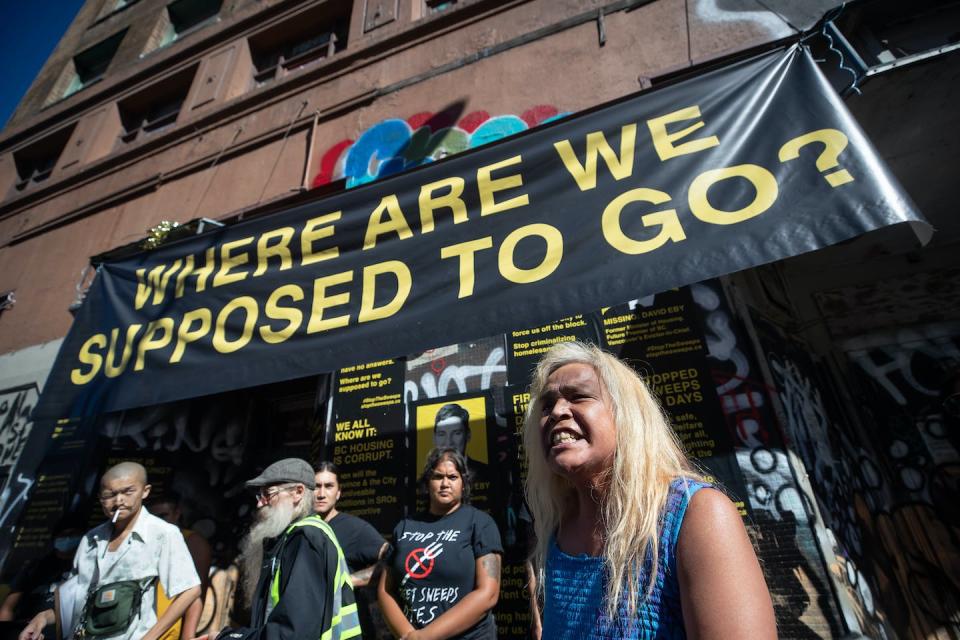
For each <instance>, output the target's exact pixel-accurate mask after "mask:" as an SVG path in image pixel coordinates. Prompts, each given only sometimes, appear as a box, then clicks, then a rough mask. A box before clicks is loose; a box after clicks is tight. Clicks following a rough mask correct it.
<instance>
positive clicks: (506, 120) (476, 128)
mask: <svg viewBox="0 0 960 640" xmlns="http://www.w3.org/2000/svg"><path fill="white" fill-rule="evenodd" d="M566 115H567V113H566V112H560V111H559V110H558V109H557V108H556V107H553V106H549V105H537V106H534V107H532V108H530V109H527V110H526V111H524V112H523V113H521V114H520V115H498V116H491V115H490V114H489V113H488V112H486V111H473V112H471V113H468V114H467V115H465V116H463V117H462V118H461V117H459V109H457V108H451V109H446V110H444V111H440V112H438V113H432V112H421V113H417V114H414V115H412V116H410V117H409V118H407V119H406V120H404V119H401V118H388V119H386V120H382V121H381V122H378V123H377V124H375V125H373V126H372V127H370V128H369V129H367V130H365V131H364V132H363V133H361V134H360V135H359V136H358V137H357V139H356V140H350V139H346V140H341V141H339V142H337V143H336V144H334V145H332V146H331V147H330V148H328V149H327V150H326V151H324V152H323V154H322V155H321V157H320V171H319V173H317V175H316V176H315V177H314V179H313V186H314V187H319V186H322V185H325V184H329V183H331V182H333V181H334V180H346V182H347V188H351V187H356V186H358V185H361V184H366V183H367V182H372V181H373V180H376V179H378V178H383V177H385V176H389V175H393V174H395V173H400V172H401V171H405V170H407V169H412V168H414V167H418V166H420V165H424V164H427V163H430V162H434V161H436V160H440V159H441V158H445V157H447V156H451V155H454V154H457V153H460V152H462V151H466V150H467V149H473V148H475V147H479V146H482V145H485V144H488V143H490V142H494V141H495V140H500V139H501V138H506V137H507V136H511V135H514V134H516V133H520V132H521V131H526V130H527V129H531V128H533V127H536V126H538V125H541V124H545V123H547V122H551V121H553V120H557V119H559V118H562V117H564V116H566Z"/></svg>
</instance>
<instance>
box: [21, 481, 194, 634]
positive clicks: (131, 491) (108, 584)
mask: <svg viewBox="0 0 960 640" xmlns="http://www.w3.org/2000/svg"><path fill="white" fill-rule="evenodd" d="M149 495H150V484H149V483H148V482H147V471H146V469H144V468H143V466H142V465H140V464H137V463H136V462H121V463H120V464H117V465H115V466H113V467H111V468H109V469H108V470H107V471H106V473H104V474H103V477H102V478H101V479H100V506H101V508H102V509H103V514H104V516H106V517H107V521H106V522H104V523H103V524H101V525H99V526H98V527H95V528H93V529H91V530H90V531H88V532H87V533H86V534H85V535H84V536H83V539H82V540H81V541H80V544H79V546H78V547H77V551H76V555H75V556H74V559H73V573H74V574H75V580H76V591H77V593H82V594H84V597H82V598H78V599H76V601H75V602H74V603H73V610H72V614H71V615H69V618H70V619H71V620H73V621H76V625H75V627H74V629H68V630H64V635H66V636H68V637H73V636H74V635H76V634H77V633H80V634H81V635H83V636H84V637H87V638H111V639H114V640H134V639H136V640H158V638H159V637H160V636H161V635H162V634H163V633H164V632H165V631H166V630H167V629H169V628H170V627H171V626H172V625H173V623H174V622H175V621H176V620H177V618H179V617H181V616H182V615H183V613H184V612H185V611H186V610H187V607H189V606H190V604H191V603H192V602H193V601H194V600H196V599H197V598H198V597H199V596H200V578H199V577H198V576H197V571H196V569H194V568H193V562H192V561H191V559H190V553H189V552H188V551H187V545H186V544H185V543H184V541H183V536H182V535H180V531H179V529H177V528H176V527H175V526H173V525H172V524H169V523H167V522H164V521H163V520H161V519H160V518H158V517H156V516H154V515H153V514H151V513H150V512H149V511H148V510H147V509H146V508H145V507H143V501H144V499H146V498H147V497H148V496H149ZM158 582H160V583H162V584H163V585H164V588H165V589H166V590H167V592H168V593H169V594H170V595H171V597H173V602H172V603H171V604H170V606H169V608H168V609H167V610H166V611H165V612H164V613H163V614H161V615H160V616H159V617H158V616H157V614H156V612H155V611H154V601H155V599H156V585H157V583H158ZM55 620H56V617H55V613H54V610H53V609H47V610H45V611H42V612H40V613H38V614H37V615H36V616H34V618H33V619H32V620H31V621H30V623H29V624H28V625H27V626H26V627H25V628H24V630H23V631H22V632H21V633H20V640H39V639H40V638H43V637H44V636H45V634H44V633H43V630H44V628H45V627H47V626H48V625H50V624H53V623H54V621H55Z"/></svg>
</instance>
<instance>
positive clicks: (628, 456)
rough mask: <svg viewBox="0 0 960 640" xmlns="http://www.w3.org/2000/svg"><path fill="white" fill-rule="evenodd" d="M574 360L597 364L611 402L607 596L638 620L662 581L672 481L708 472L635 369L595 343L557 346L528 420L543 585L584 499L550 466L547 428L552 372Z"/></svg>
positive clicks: (533, 390)
mask: <svg viewBox="0 0 960 640" xmlns="http://www.w3.org/2000/svg"><path fill="white" fill-rule="evenodd" d="M574 363H579V364H586V365H589V366H590V367H592V368H593V370H594V371H595V372H596V374H597V378H598V379H599V380H600V383H601V384H602V385H603V388H604V389H605V390H606V392H607V394H608V396H609V398H610V402H611V411H612V414H613V420H614V424H615V425H616V429H617V433H616V451H615V453H614V458H613V465H612V467H611V468H610V469H609V470H608V472H607V476H606V477H605V478H604V479H603V483H602V484H603V486H604V487H605V489H606V490H605V492H604V493H603V495H602V496H601V497H600V499H601V504H600V508H601V514H602V522H603V529H604V532H605V544H604V549H603V561H604V568H605V570H606V572H607V578H608V580H607V592H606V594H605V598H606V608H607V613H608V615H609V616H610V617H614V615H615V614H616V611H617V609H618V603H619V602H620V601H621V599H622V598H623V595H624V593H626V596H627V608H628V614H629V615H630V616H631V617H632V616H634V615H635V614H636V612H637V609H638V607H639V604H640V602H641V598H642V599H646V598H647V597H648V596H649V595H650V593H652V591H653V588H654V586H655V584H656V574H657V572H656V567H657V565H658V562H659V558H660V554H661V550H660V546H659V544H658V540H659V534H660V522H661V514H662V512H663V509H664V505H665V504H666V501H667V494H668V493H669V489H670V482H671V481H672V480H673V479H675V478H678V477H685V478H691V479H698V480H699V479H702V478H703V476H702V474H701V473H700V472H699V471H698V470H697V469H696V467H694V465H693V463H691V462H690V460H689V459H688V458H687V456H686V455H685V454H684V452H683V449H682V447H681V445H680V442H679V440H678V439H677V436H676V434H675V433H674V431H673V429H672V428H671V426H670V423H669V421H668V419H667V416H666V415H665V413H664V411H663V409H662V408H661V406H660V404H659V403H658V402H657V400H656V398H655V397H654V395H653V393H652V392H651V391H650V389H649V387H647V385H646V383H645V382H644V381H643V379H642V378H641V377H640V376H639V375H638V374H637V373H636V372H635V371H634V370H633V369H632V368H631V367H630V366H628V365H627V364H625V363H624V362H622V361H621V360H619V359H618V358H616V357H615V356H613V355H610V354H609V353H606V352H604V351H602V350H601V349H599V348H598V347H596V346H594V345H591V344H585V343H581V342H564V343H560V344H557V345H555V346H553V347H552V348H551V349H550V350H549V351H547V353H546V354H544V356H543V358H542V359H541V360H540V362H539V364H538V365H537V368H536V370H535V372H534V374H533V382H532V383H531V385H530V403H529V406H528V407H527V413H526V416H525V418H524V425H523V446H524V449H525V455H526V458H527V465H528V466H527V480H526V496H527V503H528V505H529V508H530V511H531V513H532V515H533V521H534V529H535V532H536V535H537V544H536V548H535V550H534V554H533V555H534V566H536V567H538V572H539V574H540V580H538V584H539V585H540V588H542V587H543V567H544V566H545V559H546V554H547V549H548V547H549V544H550V540H551V538H553V536H554V535H556V532H557V529H558V527H559V526H560V523H561V520H562V517H563V514H564V512H565V510H566V509H567V508H568V507H569V505H570V501H571V500H573V499H575V497H576V496H575V488H574V485H573V484H572V483H571V482H570V481H568V480H567V479H566V478H563V477H562V476H559V475H557V474H556V473H554V472H553V471H552V470H551V469H550V468H549V467H548V466H547V461H546V456H545V455H544V453H545V452H544V451H543V440H542V437H541V433H540V420H541V414H542V400H541V396H542V394H543V392H544V390H545V387H546V384H547V378H548V377H549V376H550V374H552V373H553V372H554V371H556V370H557V369H559V368H560V367H562V366H564V365H567V364H574ZM645 562H646V563H647V567H648V568H649V569H650V573H649V576H648V579H647V583H646V585H645V588H644V593H643V595H642V596H641V593H640V589H641V587H640V585H639V584H638V583H639V581H640V575H641V572H642V570H643V567H644V563H645Z"/></svg>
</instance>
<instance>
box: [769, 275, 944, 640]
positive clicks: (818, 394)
mask: <svg viewBox="0 0 960 640" xmlns="http://www.w3.org/2000/svg"><path fill="white" fill-rule="evenodd" d="M871 290H872V289H871ZM821 297H824V296H821ZM881 298H882V296H873V297H871V296H869V295H863V294H862V292H861V295H858V296H846V297H844V296H842V295H839V294H837V295H827V296H826V297H825V298H824V299H826V301H827V303H828V304H825V305H822V308H824V309H826V310H827V312H828V313H827V315H826V317H827V321H828V323H829V325H830V328H831V331H833V332H836V333H838V334H841V335H842V334H844V333H846V336H843V337H840V338H838V339H837V340H836V342H835V344H834V349H835V355H834V356H833V357H832V358H824V357H821V358H820V359H819V360H815V359H814V358H815V357H816V356H814V355H813V352H812V351H811V349H810V348H809V346H808V345H807V344H805V343H804V342H802V341H801V339H800V338H799V336H798V335H797V334H794V335H791V336H789V337H788V336H787V334H786V333H785V332H784V331H783V330H781V329H779V328H777V327H776V326H775V325H774V324H773V323H772V322H769V321H767V320H765V319H764V318H763V317H762V316H761V315H760V314H759V313H754V314H752V317H753V326H754V327H755V328H756V332H757V336H758V339H759V342H760V344H761V345H762V349H763V351H764V357H765V361H766V364H767V365H768V367H769V371H770V374H771V377H772V381H773V385H774V391H775V394H776V399H777V400H778V402H779V405H780V408H781V413H782V417H783V420H782V422H783V425H784V429H785V431H786V434H787V437H788V439H789V441H790V443H791V449H792V450H793V451H794V452H795V453H796V454H797V455H798V457H799V458H800V460H801V461H802V463H803V468H804V469H805V471H806V473H807V474H808V478H809V485H810V487H811V495H812V497H813V499H814V500H815V501H816V505H815V507H816V509H815V510H814V509H812V510H811V511H812V512H814V513H816V514H817V516H818V517H819V518H820V521H819V522H817V523H816V524H817V525H818V526H817V527H816V530H817V532H818V534H819V535H820V536H821V538H822V539H821V544H822V546H824V547H827V548H829V549H830V552H828V554H827V555H828V556H829V557H830V560H831V565H830V567H829V569H830V572H829V575H830V578H831V580H832V582H833V585H834V588H835V589H836V590H837V592H838V596H839V598H838V599H839V602H840V603H841V606H842V608H843V611H842V613H843V615H844V617H845V618H846V619H847V620H849V621H850V622H851V624H850V625H849V626H851V627H854V626H855V628H857V629H858V630H859V631H860V632H861V633H863V634H865V635H867V636H869V637H878V638H886V637H902V638H928V637H934V636H935V637H957V635H958V634H960V620H958V618H957V612H958V611H960V581H958V579H957V577H956V576H957V575H960V544H958V541H960V518H958V511H957V508H956V506H955V505H956V504H957V493H958V491H957V490H958V488H960V456H958V444H960V441H958V437H957V434H958V433H960V429H958V426H960V410H958V408H957V407H954V405H952V404H951V403H949V402H946V403H945V402H944V400H945V398H947V397H948V396H949V395H950V394H951V393H955V392H956V391H958V390H960V385H958V383H957V380H958V379H960V378H958V377H957V371H958V366H960V324H958V323H955V322H939V323H932V324H928V325H920V326H917V325H907V324H906V323H905V322H900V323H899V326H900V327H902V328H897V329H879V328H878V327H879V326H881V325H882V324H884V323H886V324H887V325H888V326H898V323H897V322H895V321H896V320H898V319H899V320H900V321H902V320H903V313H904V311H905V308H904V303H903V301H902V300H901V302H900V304H899V305H897V306H896V307H891V304H890V298H883V304H884V305H886V311H885V313H862V312H861V314H860V315H861V316H862V317H857V311H856V308H857V304H861V303H862V305H866V306H869V305H870V304H875V305H879V304H880V302H881ZM821 302H823V300H821ZM841 303H842V304H841ZM862 308H863V307H861V309H862ZM897 316H900V317H899V318H898V317H897ZM891 323H892V324H891ZM863 329H867V332H865V333H861V334H859V335H858V334H857V333H856V332H857V330H861V331H862V330H863ZM944 634H945V635H944Z"/></svg>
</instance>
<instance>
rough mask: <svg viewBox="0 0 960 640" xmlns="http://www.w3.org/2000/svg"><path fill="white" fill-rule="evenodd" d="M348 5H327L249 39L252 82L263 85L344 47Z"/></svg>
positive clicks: (328, 3)
mask: <svg viewBox="0 0 960 640" xmlns="http://www.w3.org/2000/svg"><path fill="white" fill-rule="evenodd" d="M349 25H350V3H349V2H326V3H324V4H322V5H320V6H319V7H316V8H314V9H311V10H308V11H305V12H303V13H301V14H298V15H296V16H294V17H292V18H290V19H289V20H287V21H286V22H283V23H281V24H279V25H277V26H275V27H272V28H270V29H267V30H266V31H263V32H261V33H258V34H256V35H253V36H251V37H250V40H249V43H250V54H251V56H252V58H253V66H254V70H253V81H254V84H255V85H256V86H262V85H264V84H267V83H269V82H272V81H274V80H277V79H279V78H282V77H284V76H285V75H287V74H288V73H290V72H293V71H296V70H297V69H303V68H305V67H308V66H310V65H312V64H314V63H316V62H319V61H321V60H325V59H327V58H329V57H331V56H333V55H334V54H335V53H337V52H338V51H341V50H343V48H344V47H346V46H347V33H348V32H349Z"/></svg>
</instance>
